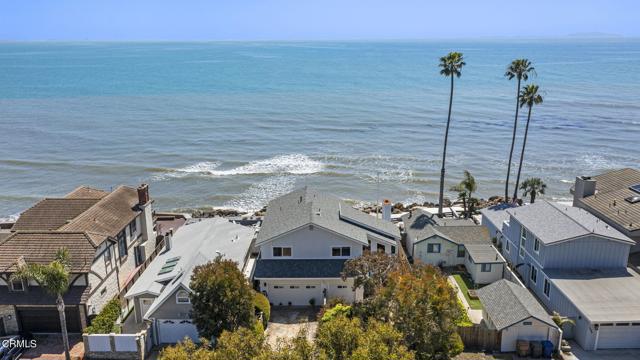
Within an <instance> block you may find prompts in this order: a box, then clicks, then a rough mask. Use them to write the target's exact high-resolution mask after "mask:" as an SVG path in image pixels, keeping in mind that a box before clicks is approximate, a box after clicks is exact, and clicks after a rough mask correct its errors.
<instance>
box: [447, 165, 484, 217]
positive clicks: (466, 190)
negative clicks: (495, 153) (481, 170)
mask: <svg viewBox="0 0 640 360" xmlns="http://www.w3.org/2000/svg"><path fill="white" fill-rule="evenodd" d="M450 190H451V191H457V192H458V197H459V198H460V199H462V207H463V208H464V214H465V218H467V217H469V214H470V211H468V208H467V200H471V198H472V197H471V195H472V194H473V192H474V191H476V190H478V185H477V184H476V179H475V178H474V177H473V175H471V173H470V172H469V171H468V170H465V171H464V178H463V179H462V181H460V183H458V184H457V185H454V186H452V187H451V188H450ZM469 205H471V204H470V203H469ZM469 210H470V207H469Z"/></svg>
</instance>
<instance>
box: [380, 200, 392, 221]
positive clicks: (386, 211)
mask: <svg viewBox="0 0 640 360" xmlns="http://www.w3.org/2000/svg"><path fill="white" fill-rule="evenodd" d="M382 220H386V221H391V201H389V199H384V201H382Z"/></svg>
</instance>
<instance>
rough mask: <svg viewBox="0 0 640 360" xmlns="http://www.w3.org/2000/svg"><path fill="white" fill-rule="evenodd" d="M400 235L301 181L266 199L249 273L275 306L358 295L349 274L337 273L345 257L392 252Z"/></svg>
mask: <svg viewBox="0 0 640 360" xmlns="http://www.w3.org/2000/svg"><path fill="white" fill-rule="evenodd" d="M399 239H400V231H399V230H398V228H397V226H396V225H394V224H393V223H391V222H389V221H385V220H382V219H378V218H376V217H374V216H371V215H368V214H366V213H364V212H362V211H360V210H357V209H355V208H353V207H352V206H350V205H349V204H347V203H346V202H344V201H342V200H340V199H339V198H337V197H335V196H333V195H330V194H326V193H321V192H318V191H316V190H313V189H309V188H307V187H304V188H301V189H298V190H295V191H293V192H291V193H289V194H286V195H283V196H281V197H279V198H276V199H274V200H272V201H271V202H269V204H268V205H267V213H266V215H265V218H264V221H263V223H262V227H261V228H260V231H259V232H258V235H257V238H256V246H257V247H258V248H259V253H260V257H259V259H258V261H257V262H256V267H255V272H254V275H253V278H254V280H255V283H256V285H257V287H259V289H260V290H261V291H262V292H263V293H264V294H266V296H267V297H268V298H269V301H270V302H271V303H272V304H273V305H276V306H278V305H294V306H301V305H309V304H310V303H315V304H317V305H322V304H323V303H324V302H325V301H326V299H329V298H341V299H343V300H345V301H347V302H353V301H359V300H361V299H362V296H363V291H362V289H361V288H359V289H354V288H353V279H347V280H346V281H343V280H342V279H341V275H340V274H341V272H342V269H343V266H344V263H345V261H346V260H347V259H351V258H355V257H358V256H360V255H362V253H363V252H364V251H381V252H385V253H388V254H396V252H397V251H399V248H398V246H399Z"/></svg>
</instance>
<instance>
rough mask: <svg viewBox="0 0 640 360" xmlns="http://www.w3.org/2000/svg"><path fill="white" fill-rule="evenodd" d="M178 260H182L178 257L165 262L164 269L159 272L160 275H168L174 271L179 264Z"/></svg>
mask: <svg viewBox="0 0 640 360" xmlns="http://www.w3.org/2000/svg"><path fill="white" fill-rule="evenodd" d="M178 260H180V256H176V257H174V258H171V259H169V260H167V261H165V262H164V265H162V268H161V269H160V271H159V272H158V275H162V274H167V273H170V272H171V271H173V268H174V267H176V265H177V264H178Z"/></svg>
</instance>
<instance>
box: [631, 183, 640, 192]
mask: <svg viewBox="0 0 640 360" xmlns="http://www.w3.org/2000/svg"><path fill="white" fill-rule="evenodd" d="M629 189H631V190H633V191H635V192H637V193H638V194H640V184H635V185H631V186H629Z"/></svg>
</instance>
